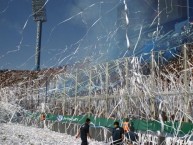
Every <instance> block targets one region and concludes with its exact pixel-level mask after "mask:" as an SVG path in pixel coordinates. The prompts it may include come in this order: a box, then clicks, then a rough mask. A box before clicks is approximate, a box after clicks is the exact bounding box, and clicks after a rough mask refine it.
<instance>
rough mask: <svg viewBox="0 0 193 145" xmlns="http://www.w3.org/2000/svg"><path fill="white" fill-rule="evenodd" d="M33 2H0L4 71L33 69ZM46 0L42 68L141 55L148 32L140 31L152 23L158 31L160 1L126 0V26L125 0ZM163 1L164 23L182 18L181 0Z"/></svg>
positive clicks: (0, 56)
mask: <svg viewBox="0 0 193 145" xmlns="http://www.w3.org/2000/svg"><path fill="white" fill-rule="evenodd" d="M31 1H32V0H0V69H22V70H24V69H28V70H33V69H34V68H35V58H34V54H35V42H36V23H35V22H34V21H33V16H32V2H31ZM45 1H46V15H47V22H45V23H43V32H42V49H41V68H48V67H57V66H64V65H67V64H73V63H75V62H79V63H81V62H84V60H85V59H87V60H88V59H89V60H90V61H91V62H92V64H97V63H102V62H105V61H110V60H113V59H117V58H120V57H123V56H124V54H126V53H125V52H128V53H127V55H133V54H136V53H137V52H138V51H140V53H142V52H141V51H142V50H143V49H141V48H142V45H141V44H143V43H144V42H143V41H145V40H146V39H147V38H148V36H145V35H144V36H141V35H139V34H140V31H141V30H142V29H143V31H146V30H144V28H147V30H149V29H148V28H150V25H151V24H152V22H155V23H154V25H152V27H154V28H153V29H155V26H157V22H158V21H157V14H158V11H157V3H156V2H155V1H153V0H144V1H141V0H135V1H133V0H127V3H128V9H129V10H130V11H129V12H128V14H129V25H128V30H126V28H125V26H124V22H123V23H122V21H124V20H125V17H124V18H123V19H122V18H121V13H122V9H124V5H123V0H45ZM160 5H161V10H160V11H162V14H161V15H160V17H161V21H163V22H165V21H167V20H169V21H170V19H171V20H173V19H179V18H178V15H177V14H178V11H177V10H178V9H179V8H180V7H181V6H179V4H178V3H177V1H172V3H168V1H165V2H164V1H161V3H160ZM182 7H185V6H182ZM120 10H121V11H120ZM185 11H186V10H185ZM120 12H121V13H120ZM166 16H167V18H166ZM175 23H176V22H174V24H175ZM172 26H174V25H172ZM141 28H142V29H141ZM166 28H167V26H166ZM153 29H152V31H154V30H153ZM159 29H161V27H160V28H159ZM156 30H157V29H156ZM126 32H127V33H128V35H129V40H130V46H131V48H134V47H136V49H134V50H136V51H135V53H134V51H133V50H132V49H130V50H128V48H127V46H126V41H125V37H126ZM139 36H140V37H139ZM138 37H139V38H140V41H139V43H138ZM148 39H149V40H150V41H152V40H151V38H148ZM141 42H143V43H141ZM135 44H138V45H136V46H135ZM151 49H153V48H149V50H151ZM140 55H141V54H140Z"/></svg>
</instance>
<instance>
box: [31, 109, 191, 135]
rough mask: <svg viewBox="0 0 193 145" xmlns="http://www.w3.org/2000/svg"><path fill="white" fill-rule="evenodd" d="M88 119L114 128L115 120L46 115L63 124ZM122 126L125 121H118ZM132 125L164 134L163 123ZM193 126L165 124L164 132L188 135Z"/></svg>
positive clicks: (150, 122)
mask: <svg viewBox="0 0 193 145" xmlns="http://www.w3.org/2000/svg"><path fill="white" fill-rule="evenodd" d="M28 116H30V118H32V119H38V118H39V117H40V113H31V114H30V113H28ZM86 118H90V119H91V126H95V127H108V128H113V127H114V126H113V123H114V121H115V120H114V119H107V118H98V117H94V116H90V117H89V116H88V115H80V116H68V115H65V116H63V115H56V114H46V120H51V121H56V122H61V123H77V124H83V123H85V120H86ZM117 121H119V122H120V124H122V122H123V120H117ZM130 124H131V125H132V126H133V127H134V129H135V131H147V130H149V131H153V132H156V131H160V132H162V130H161V129H162V128H161V123H160V122H159V121H150V120H140V119H133V120H131V121H130ZM192 130H193V124H192V123H188V122H181V123H180V122H177V121H176V122H164V124H163V132H165V133H171V134H173V133H175V134H182V135H184V134H187V133H190V132H192Z"/></svg>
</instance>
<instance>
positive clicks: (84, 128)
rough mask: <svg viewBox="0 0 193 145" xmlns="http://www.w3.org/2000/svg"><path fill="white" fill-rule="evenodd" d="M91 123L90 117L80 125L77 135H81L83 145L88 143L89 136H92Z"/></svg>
mask: <svg viewBox="0 0 193 145" xmlns="http://www.w3.org/2000/svg"><path fill="white" fill-rule="evenodd" d="M89 124H90V119H89V118H87V119H86V121H85V123H84V124H83V125H82V126H81V127H80V129H79V132H78V134H77V135H76V138H78V137H79V136H80V138H81V140H82V143H81V145H88V141H87V137H89V138H91V136H90V133H89V127H90V126H89Z"/></svg>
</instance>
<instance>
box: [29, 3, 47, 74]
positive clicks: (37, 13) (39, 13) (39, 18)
mask: <svg viewBox="0 0 193 145" xmlns="http://www.w3.org/2000/svg"><path fill="white" fill-rule="evenodd" d="M32 11H33V16H34V21H35V22H37V35H36V52H35V65H36V68H35V70H37V71H39V70H40V49H41V36H42V23H43V22H46V12H45V0H32Z"/></svg>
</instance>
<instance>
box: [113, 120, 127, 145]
mask: <svg viewBox="0 0 193 145" xmlns="http://www.w3.org/2000/svg"><path fill="white" fill-rule="evenodd" d="M112 137H113V143H112V145H121V144H122V142H123V138H124V130H123V128H122V127H120V126H119V122H117V121H116V122H114V128H113V131H112Z"/></svg>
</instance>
